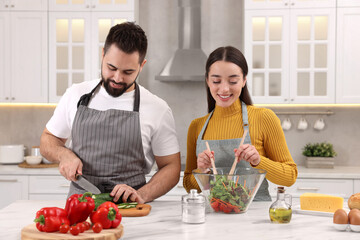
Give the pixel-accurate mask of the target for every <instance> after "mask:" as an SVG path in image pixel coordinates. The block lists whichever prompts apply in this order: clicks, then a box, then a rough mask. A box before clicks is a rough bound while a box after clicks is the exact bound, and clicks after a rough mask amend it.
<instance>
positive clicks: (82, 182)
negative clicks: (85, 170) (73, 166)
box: [75, 174, 101, 194]
mask: <svg viewBox="0 0 360 240" xmlns="http://www.w3.org/2000/svg"><path fill="white" fill-rule="evenodd" d="M75 178H76V181H75V183H76V184H78V185H79V186H80V187H82V188H83V189H84V190H86V191H88V192H91V193H92V194H100V193H101V191H100V190H99V189H98V188H97V187H96V186H95V185H94V184H92V183H91V182H89V181H88V180H87V179H86V178H84V177H83V176H82V175H79V174H76V176H75Z"/></svg>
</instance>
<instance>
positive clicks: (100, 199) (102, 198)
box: [92, 193, 137, 209]
mask: <svg viewBox="0 0 360 240" xmlns="http://www.w3.org/2000/svg"><path fill="white" fill-rule="evenodd" d="M92 198H93V199H94V202H95V209H97V208H98V207H99V206H100V205H101V204H102V203H104V202H113V203H115V204H125V205H126V206H127V205H130V206H133V207H136V205H137V203H136V202H134V203H132V202H126V203H123V201H122V197H120V198H119V200H118V201H116V202H114V197H112V196H110V193H100V194H93V195H92ZM129 200H130V199H128V201H129Z"/></svg>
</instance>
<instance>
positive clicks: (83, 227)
mask: <svg viewBox="0 0 360 240" xmlns="http://www.w3.org/2000/svg"><path fill="white" fill-rule="evenodd" d="M76 226H79V229H80V232H81V233H83V232H85V230H86V227H85V225H84V224H83V223H82V222H81V223H78V224H76Z"/></svg>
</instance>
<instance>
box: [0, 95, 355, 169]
mask: <svg viewBox="0 0 360 240" xmlns="http://www.w3.org/2000/svg"><path fill="white" fill-rule="evenodd" d="M160 97H161V96H160ZM170 107H172V109H173V113H174V117H175V121H176V125H177V126H176V127H177V131H178V135H179V141H180V145H181V152H182V154H181V155H182V156H186V133H187V128H188V126H189V124H190V122H191V120H192V119H193V118H195V117H200V116H201V114H196V113H194V112H193V111H194V110H191V109H192V108H191V103H183V104H181V106H179V105H174V106H171V105H170ZM180 108H181V111H180V110H179V109H180ZM184 109H187V110H185V111H184ZM272 109H273V110H274V111H275V112H288V111H291V112H296V111H298V112H304V111H306V112H318V111H327V110H331V111H332V112H334V114H333V115H329V116H325V115H324V116H320V115H306V116H305V115H304V116H302V115H288V116H287V115H279V118H280V119H281V120H283V119H284V118H287V117H289V118H290V119H291V121H292V127H291V129H290V130H289V131H285V137H286V140H287V144H288V147H289V149H290V152H291V155H292V156H293V158H294V160H295V162H296V163H297V164H300V165H303V164H304V159H305V157H304V156H302V154H301V153H302V150H301V149H302V147H303V146H304V145H305V144H306V143H308V142H322V141H327V142H330V143H332V144H333V145H334V148H335V150H336V152H337V153H338V156H337V157H336V158H335V165H344V166H360V160H359V156H360V141H359V134H358V133H359V132H360V124H359V122H358V119H360V107H332V108H331V109H330V108H324V107H321V108H314V107H295V108H293V107H291V108H284V107H276V108H275V107H272ZM53 111H54V107H39V106H11V107H10V106H0V144H1V145H4V144H24V145H25V146H26V147H27V152H26V154H29V152H30V148H31V147H32V146H38V145H39V144H40V136H41V133H42V131H43V130H44V128H45V125H46V123H47V121H48V120H49V119H50V117H51V116H52V114H53ZM301 117H305V118H306V120H307V122H308V123H309V126H308V128H307V129H306V130H304V131H300V130H298V129H297V128H296V125H297V123H298V121H299V119H300V118H301ZM319 117H323V119H324V120H325V124H326V126H325V128H324V129H323V130H322V131H318V130H315V129H313V126H314V123H315V121H316V120H317V119H318V118H319ZM182 163H185V159H184V158H183V159H182Z"/></svg>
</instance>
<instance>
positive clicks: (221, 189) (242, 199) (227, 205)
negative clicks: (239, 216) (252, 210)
mask: <svg viewBox="0 0 360 240" xmlns="http://www.w3.org/2000/svg"><path fill="white" fill-rule="evenodd" d="M238 179H239V178H237V180H238ZM250 198H251V194H250V193H249V189H247V188H246V186H245V184H244V186H243V185H242V184H239V183H238V181H236V182H234V181H232V180H229V179H228V178H227V176H224V175H215V176H214V180H211V181H210V196H209V199H210V203H211V207H212V208H213V209H214V210H215V211H216V212H218V211H222V212H224V213H231V212H235V213H240V212H242V211H244V210H245V209H246V207H247V205H248V203H249V202H250Z"/></svg>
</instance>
